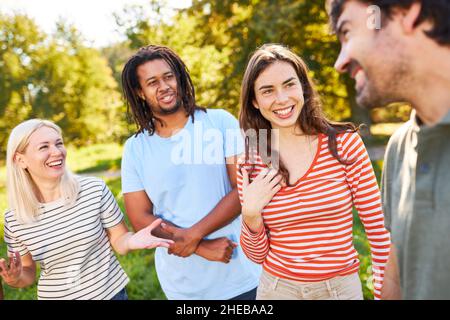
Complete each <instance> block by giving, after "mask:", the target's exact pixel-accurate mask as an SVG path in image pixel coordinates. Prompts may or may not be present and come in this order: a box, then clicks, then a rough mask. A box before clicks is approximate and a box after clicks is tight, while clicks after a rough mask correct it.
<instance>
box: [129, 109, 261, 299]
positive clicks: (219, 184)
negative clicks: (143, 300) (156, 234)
mask: <svg viewBox="0 0 450 320" xmlns="http://www.w3.org/2000/svg"><path fill="white" fill-rule="evenodd" d="M194 117H195V121H194V123H192V118H191V117H190V118H189V119H188V121H187V122H186V124H185V127H184V128H183V129H182V130H181V131H179V132H178V133H176V134H174V135H173V136H171V137H169V138H162V137H160V136H158V135H157V134H156V133H155V134H153V135H152V136H149V135H148V133H147V132H144V133H140V134H138V135H137V136H136V137H135V136H134V135H133V136H132V137H130V138H129V139H128V140H127V142H126V143H125V147H124V151H123V158H122V192H123V193H128V192H135V191H141V190H145V192H146V193H147V195H148V196H149V198H150V200H151V201H152V203H153V214H154V215H155V216H158V217H161V218H163V219H165V220H168V221H171V222H172V223H174V224H176V225H178V226H180V227H183V228H187V227H190V226H192V225H193V224H195V223H197V222H198V221H199V220H201V219H202V218H203V217H204V216H206V215H207V214H208V213H209V212H211V210H212V209H213V208H214V207H215V206H216V205H217V203H218V202H219V201H220V200H221V199H222V198H223V197H224V196H225V195H227V194H228V193H229V192H230V191H231V185H230V181H229V178H228V174H227V169H226V164H225V158H226V157H231V156H234V155H237V154H240V153H242V152H243V143H242V136H241V134H240V130H239V124H238V122H237V120H236V119H235V118H234V117H233V116H232V115H231V114H230V113H228V112H226V111H225V110H218V109H208V111H207V113H205V112H203V111H196V112H195V114H194ZM240 229H241V218H240V216H239V217H237V218H236V219H234V220H233V221H232V222H231V223H230V224H228V225H227V226H225V227H223V228H221V229H219V230H217V231H215V232H213V233H211V234H210V235H209V236H208V237H207V238H208V239H214V238H219V237H228V238H229V239H231V240H233V241H235V242H236V243H239V236H240ZM155 264H156V272H157V274H158V278H159V282H160V284H161V287H162V289H163V291H164V293H165V294H166V296H167V298H168V299H196V300H202V299H211V300H215V299H230V298H233V297H235V296H238V295H240V294H242V293H245V292H247V291H249V290H251V289H253V288H255V287H256V286H257V285H258V280H259V276H260V273H261V267H260V266H259V265H256V264H254V263H253V262H251V261H250V260H248V259H247V258H246V256H245V255H244V253H243V252H242V249H241V248H240V246H238V247H237V248H236V249H235V251H234V254H233V257H232V259H231V261H230V263H228V264H225V263H221V262H212V261H208V260H206V259H204V258H202V257H200V256H197V255H195V254H193V255H191V256H190V257H187V258H180V257H177V256H175V255H169V254H168V253H167V249H166V248H157V249H156V254H155Z"/></svg>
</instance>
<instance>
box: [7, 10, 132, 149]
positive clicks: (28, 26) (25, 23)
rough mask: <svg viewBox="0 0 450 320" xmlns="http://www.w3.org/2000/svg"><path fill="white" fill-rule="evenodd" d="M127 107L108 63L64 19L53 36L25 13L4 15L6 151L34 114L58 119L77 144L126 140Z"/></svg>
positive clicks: (66, 136)
mask: <svg viewBox="0 0 450 320" xmlns="http://www.w3.org/2000/svg"><path fill="white" fill-rule="evenodd" d="M124 113H125V106H124V104H123V102H122V101H121V99H120V94H119V91H118V87H117V83H116V81H115V79H114V77H113V74H112V71H111V69H110V67H109V66H108V61H107V60H106V59H105V58H104V57H103V56H102V55H101V53H100V52H99V51H98V50H97V49H93V48H89V47H86V46H85V45H83V39H82V37H81V35H80V34H79V32H78V31H77V30H76V29H75V28H74V27H73V26H70V25H66V24H64V23H62V22H61V23H59V24H58V26H57V31H56V32H55V33H54V34H53V35H51V36H49V35H46V34H45V33H43V32H42V31H41V30H40V29H39V28H38V27H37V25H36V24H35V22H34V21H33V20H32V19H30V18H28V17H27V16H24V15H14V16H8V15H5V16H4V15H0V130H1V131H2V132H4V133H5V134H2V135H0V151H1V152H2V154H4V151H5V148H6V142H7V138H8V134H7V133H8V132H9V131H10V130H11V129H12V128H13V127H14V126H16V125H17V124H19V123H20V122H22V121H24V120H26V119H30V118H45V119H50V120H53V121H54V122H56V123H57V124H58V125H59V126H60V127H61V128H62V129H63V132H64V137H65V138H66V140H67V141H69V142H70V143H72V144H75V145H82V144H90V143H95V142H105V141H113V140H117V139H122V138H123V137H125V136H126V134H127V131H126V129H127V127H126V125H125V123H124V116H123V115H124Z"/></svg>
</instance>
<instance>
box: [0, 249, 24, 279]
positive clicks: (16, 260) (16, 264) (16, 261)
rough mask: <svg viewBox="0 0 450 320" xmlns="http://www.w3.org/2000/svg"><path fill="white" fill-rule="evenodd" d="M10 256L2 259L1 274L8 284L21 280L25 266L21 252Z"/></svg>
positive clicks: (0, 263) (0, 261)
mask: <svg viewBox="0 0 450 320" xmlns="http://www.w3.org/2000/svg"><path fill="white" fill-rule="evenodd" d="M8 256H9V259H8V260H5V259H3V258H2V259H0V275H1V277H2V278H3V280H4V281H5V282H6V283H7V284H9V285H12V284H14V283H16V282H17V281H19V279H20V276H21V275H22V270H23V267H22V260H21V258H20V254H19V252H17V251H16V252H14V254H12V255H9V254H8Z"/></svg>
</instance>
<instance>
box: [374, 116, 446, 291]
mask: <svg viewBox="0 0 450 320" xmlns="http://www.w3.org/2000/svg"><path fill="white" fill-rule="evenodd" d="M382 198H383V210H384V213H385V215H386V227H387V228H388V229H389V230H390V231H391V237H392V243H393V244H394V245H395V246H396V247H397V250H398V262H399V269H400V283H401V288H402V295H403V298H404V299H450V112H449V113H448V114H447V115H446V116H445V117H444V118H443V119H442V120H441V121H440V122H439V123H438V124H437V125H435V126H432V127H428V126H425V125H419V124H418V122H417V118H416V116H415V112H413V113H412V115H411V119H410V120H409V121H408V122H407V123H405V124H404V125H403V126H402V127H401V128H400V129H399V130H397V131H396V132H395V133H394V135H393V136H392V137H391V139H390V140H389V143H388V146H387V150H386V155H385V159H384V169H383V179H382Z"/></svg>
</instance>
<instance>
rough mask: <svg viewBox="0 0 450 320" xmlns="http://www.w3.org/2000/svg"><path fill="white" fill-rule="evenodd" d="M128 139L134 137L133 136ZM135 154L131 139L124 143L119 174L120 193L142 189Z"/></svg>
mask: <svg viewBox="0 0 450 320" xmlns="http://www.w3.org/2000/svg"><path fill="white" fill-rule="evenodd" d="M130 139H135V138H134V137H132V138H130ZM136 158H137V157H136V155H135V151H134V150H133V148H132V144H131V140H128V141H127V142H126V143H125V146H124V148H123V154H122V164H121V176H122V193H128V192H136V191H141V190H144V185H143V183H142V180H141V177H140V176H139V174H138V169H137V166H136Z"/></svg>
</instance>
